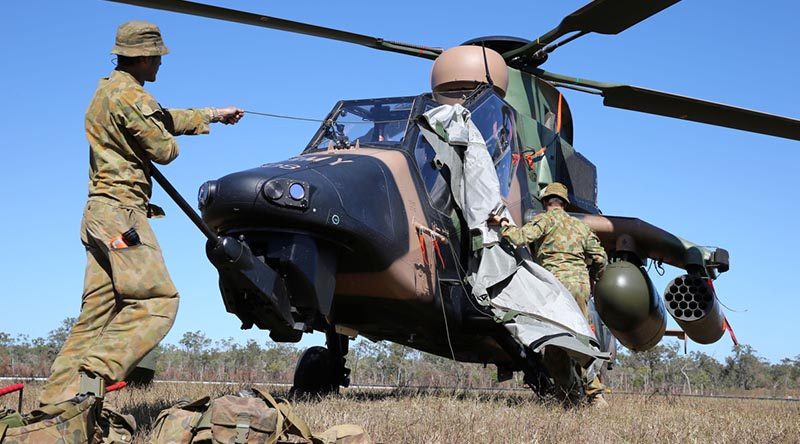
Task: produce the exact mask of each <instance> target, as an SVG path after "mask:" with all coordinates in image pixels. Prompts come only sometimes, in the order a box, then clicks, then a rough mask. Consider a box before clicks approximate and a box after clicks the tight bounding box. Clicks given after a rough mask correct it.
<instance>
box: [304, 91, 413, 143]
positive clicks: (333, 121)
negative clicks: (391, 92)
mask: <svg viewBox="0 0 800 444" xmlns="http://www.w3.org/2000/svg"><path fill="white" fill-rule="evenodd" d="M413 105H414V98H413V97H395V98H388V99H374V100H353V101H344V102H340V103H339V104H338V105H337V107H336V108H335V109H334V111H333V112H332V113H331V114H330V116H328V119H327V120H326V122H325V123H323V124H322V127H320V129H319V131H317V134H316V135H315V136H314V139H313V140H312V141H311V143H310V144H309V146H308V147H307V148H306V150H305V152H310V151H315V150H326V149H328V148H329V147H331V146H333V148H334V149H339V148H349V147H351V146H353V145H355V143H356V141H358V142H359V145H370V146H377V147H383V146H385V147H399V146H400V145H401V144H402V143H403V140H404V139H405V135H406V130H407V128H408V118H409V116H410V115H411V110H412V107H413Z"/></svg>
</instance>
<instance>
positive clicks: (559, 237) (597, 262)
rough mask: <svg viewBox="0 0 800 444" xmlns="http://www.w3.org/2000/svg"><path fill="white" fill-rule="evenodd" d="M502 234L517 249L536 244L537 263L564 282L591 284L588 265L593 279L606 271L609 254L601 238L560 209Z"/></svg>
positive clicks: (506, 228) (508, 227)
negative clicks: (527, 244) (601, 243)
mask: <svg viewBox="0 0 800 444" xmlns="http://www.w3.org/2000/svg"><path fill="white" fill-rule="evenodd" d="M502 234H503V236H504V237H505V238H507V239H508V240H509V241H511V243H513V244H515V245H523V244H526V243H532V244H533V245H534V248H535V254H536V262H538V263H539V264H540V265H541V266H543V267H545V268H546V269H547V270H548V271H550V272H551V273H553V275H555V276H556V277H557V278H558V279H559V280H561V281H562V282H563V281H567V280H578V281H582V282H588V280H589V274H588V272H587V269H586V267H587V265H588V266H590V267H591V276H592V279H597V277H599V276H600V274H601V273H602V272H603V270H604V269H605V267H606V252H605V250H603V247H602V246H601V245H600V240H599V239H598V238H597V235H595V234H594V232H592V230H591V229H589V227H588V226H587V225H586V224H585V223H583V222H581V221H580V220H578V219H576V218H574V217H572V216H570V215H569V214H567V213H566V212H565V211H564V210H562V209H560V208H556V209H552V210H550V211H547V212H545V213H541V214H537V215H536V217H534V218H533V220H532V221H530V222H528V223H527V224H525V225H523V226H522V227H513V226H510V225H509V226H507V227H505V228H504V229H503V231H502Z"/></svg>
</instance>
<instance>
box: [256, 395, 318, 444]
mask: <svg viewBox="0 0 800 444" xmlns="http://www.w3.org/2000/svg"><path fill="white" fill-rule="evenodd" d="M253 391H254V392H256V394H258V395H259V396H261V398H262V399H264V400H265V401H266V402H267V404H269V405H271V406H272V407H273V408H275V409H276V410H278V412H279V413H281V414H282V415H281V414H279V415H278V420H279V421H281V416H284V417H285V418H286V419H287V420H288V421H289V427H291V426H293V427H294V428H295V429H297V431H298V432H299V433H300V436H302V437H303V438H306V439H311V438H313V435H312V433H311V429H310V428H309V427H308V424H306V422H305V421H303V420H302V419H300V417H299V416H297V415H296V414H295V413H294V412H293V411H292V407H291V406H289V405H288V404H284V403H279V402H278V401H276V400H275V398H273V397H272V395H270V394H269V392H265V391H261V390H260V389H257V388H255V387H253ZM287 428H288V427H287ZM280 430H282V428H279V429H278V430H276V433H275V436H274V440H273V439H270V442H271V443H274V442H275V441H277V439H278V438H277V437H278V435H279V434H280V433H277V432H280Z"/></svg>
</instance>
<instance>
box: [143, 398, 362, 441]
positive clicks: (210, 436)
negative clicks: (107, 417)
mask: <svg viewBox="0 0 800 444" xmlns="http://www.w3.org/2000/svg"><path fill="white" fill-rule="evenodd" d="M151 443H152V444H166V443H170V444H173V443H174V444H193V443H203V444H205V443H209V444H210V443H236V444H255V443H259V444H261V443H264V444H284V443H295V444H371V443H372V440H371V439H370V437H369V435H368V434H367V433H366V432H365V431H364V430H363V429H362V428H361V427H359V426H355V425H341V426H335V427H331V428H330V429H328V430H326V431H325V432H322V433H319V434H314V433H312V432H311V430H310V429H309V427H308V425H307V424H306V422H305V421H303V420H302V419H300V418H299V417H298V416H297V415H296V414H295V413H294V412H293V411H292V409H291V406H290V405H289V403H288V402H287V401H284V400H280V401H279V400H276V399H275V398H273V397H272V396H271V395H270V394H269V393H268V392H266V391H261V390H259V389H256V388H252V389H250V390H245V391H242V392H240V396H234V395H227V396H222V397H219V398H216V399H213V400H211V399H210V398H209V397H204V398H202V399H199V400H197V401H194V402H182V403H178V404H177V405H175V406H174V407H171V408H168V409H166V410H163V411H162V412H161V413H160V414H159V415H158V418H157V419H156V422H155V425H154V426H153V438H152V441H151Z"/></svg>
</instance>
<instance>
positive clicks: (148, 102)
mask: <svg viewBox="0 0 800 444" xmlns="http://www.w3.org/2000/svg"><path fill="white" fill-rule="evenodd" d="M210 115H211V113H210V110H209V109H197V110H165V109H162V108H161V107H160V106H159V105H158V103H157V102H156V101H155V99H154V98H153V97H152V96H151V95H150V94H149V93H147V91H145V90H144V88H142V86H141V85H140V84H139V83H138V82H137V81H136V79H135V78H134V77H133V76H131V75H130V74H128V73H126V72H122V71H114V72H113V73H112V74H111V76H110V77H108V78H104V79H102V80H101V81H100V85H99V86H98V88H97V91H96V92H95V95H94V98H93V99H92V101H91V103H90V105H89V108H88V110H87V111H86V122H85V123H86V136H87V139H88V140H89V165H90V168H89V199H88V202H87V205H86V208H85V210H84V214H83V221H82V223H81V242H82V243H83V245H84V247H85V248H86V258H87V262H86V274H85V277H84V290H83V296H82V300H81V301H82V302H81V312H80V316H79V317H78V321H77V323H76V324H75V326H74V327H73V328H72V330H71V331H70V334H69V337H68V338H67V340H66V342H65V343H64V346H63V347H62V349H61V352H60V353H59V355H58V356H57V357H56V359H55V361H54V363H53V366H52V368H51V375H50V378H49V379H48V381H47V383H46V385H45V387H44V389H43V390H42V393H41V395H40V398H39V401H40V403H42V404H54V403H57V402H60V401H64V400H66V399H69V398H71V397H73V396H75V394H76V393H77V392H78V386H79V373H78V372H79V371H83V372H87V373H89V374H93V375H97V376H100V377H102V378H103V379H104V380H105V381H106V383H107V384H111V383H113V382H115V381H121V380H123V379H124V378H125V376H126V375H127V374H128V372H130V370H132V369H133V368H134V366H135V365H136V363H137V362H138V361H139V360H140V359H142V357H144V356H145V355H146V354H147V353H148V352H149V351H150V350H151V349H152V348H153V347H155V346H156V345H157V344H158V343H159V341H161V339H162V338H163V337H164V336H165V335H166V334H167V332H168V331H169V329H170V328H171V327H172V324H173V322H174V319H175V314H176V312H177V309H178V291H177V290H176V288H175V286H174V285H173V283H172V280H171V279H170V277H169V273H168V272H167V269H166V266H165V265H164V259H163V257H162V255H161V249H160V247H159V245H158V242H157V241H156V237H155V234H154V233H153V231H152V229H151V228H150V224H149V223H148V221H147V215H148V207H149V201H150V195H151V192H152V182H151V180H150V173H149V169H148V165H149V162H150V161H154V162H158V163H162V164H166V163H169V162H171V161H172V160H173V159H175V157H177V155H178V145H177V143H176V141H175V138H174V137H173V136H175V135H181V134H204V133H208V123H209V117H210ZM130 228H134V229H136V231H137V233H138V234H139V238H140V240H141V244H140V245H135V246H129V247H127V248H121V249H112V248H111V247H110V241H111V240H112V239H114V238H116V237H118V236H119V235H120V234H122V233H124V232H125V231H127V230H128V229H130Z"/></svg>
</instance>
